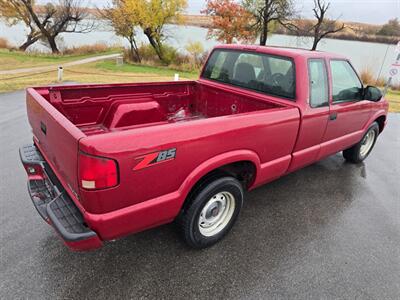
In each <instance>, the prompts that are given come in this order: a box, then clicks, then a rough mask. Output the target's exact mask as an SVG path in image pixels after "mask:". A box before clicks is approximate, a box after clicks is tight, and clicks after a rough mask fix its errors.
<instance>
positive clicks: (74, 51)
mask: <svg viewBox="0 0 400 300" xmlns="http://www.w3.org/2000/svg"><path fill="white" fill-rule="evenodd" d="M115 48H116V47H114V46H113V47H110V46H109V45H106V44H103V43H96V44H93V45H83V46H76V47H71V48H67V49H65V50H64V51H63V54H66V55H84V54H96V53H102V52H107V51H110V50H112V49H115Z"/></svg>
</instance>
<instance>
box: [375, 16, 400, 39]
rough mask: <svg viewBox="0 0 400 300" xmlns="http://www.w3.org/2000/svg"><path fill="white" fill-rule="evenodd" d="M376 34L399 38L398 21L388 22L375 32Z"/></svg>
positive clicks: (399, 26)
mask: <svg viewBox="0 0 400 300" xmlns="http://www.w3.org/2000/svg"><path fill="white" fill-rule="evenodd" d="M377 34H379V35H386V36H400V23H399V19H398V18H394V19H391V20H389V22H387V24H385V25H383V26H382V28H381V29H380V30H379V31H378V32H377Z"/></svg>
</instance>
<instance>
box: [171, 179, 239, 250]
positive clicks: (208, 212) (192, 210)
mask: <svg viewBox="0 0 400 300" xmlns="http://www.w3.org/2000/svg"><path fill="white" fill-rule="evenodd" d="M187 200H188V201H190V202H189V204H188V205H187V206H186V209H185V210H184V211H183V212H182V213H181V215H180V217H179V223H178V224H179V226H180V229H181V232H182V236H183V239H184V240H185V242H186V243H187V244H188V245H189V246H191V247H193V248H196V249H202V248H206V247H209V246H211V245H213V244H215V243H217V242H218V241H220V240H221V239H222V238H223V237H224V236H225V235H226V234H227V233H228V232H229V231H230V229H231V228H232V226H233V225H234V223H235V221H236V220H237V218H238V216H239V212H240V209H241V208H242V205H243V187H242V185H241V184H240V182H239V181H238V180H236V179H235V178H233V177H222V178H218V179H215V180H213V181H212V182H208V183H207V184H206V185H204V186H203V187H201V188H200V189H199V190H197V191H196V193H195V194H194V195H192V197H191V199H187Z"/></svg>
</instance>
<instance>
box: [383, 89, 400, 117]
mask: <svg viewBox="0 0 400 300" xmlns="http://www.w3.org/2000/svg"><path fill="white" fill-rule="evenodd" d="M386 99H387V100H388V101H389V111H390V112H397V113H400V91H391V90H390V91H388V93H387V94H386Z"/></svg>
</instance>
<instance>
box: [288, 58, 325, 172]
mask: <svg viewBox="0 0 400 300" xmlns="http://www.w3.org/2000/svg"><path fill="white" fill-rule="evenodd" d="M307 64H308V86H309V94H308V103H307V105H306V106H305V107H304V109H303V115H302V123H301V128H300V132H299V137H298V139H297V143H296V147H295V149H294V151H293V159H292V163H291V165H290V168H289V171H294V170H297V169H299V168H301V167H303V166H306V165H308V164H311V163H313V162H314V161H315V160H316V159H317V157H318V155H319V152H320V148H321V142H322V140H323V138H324V134H325V130H326V126H327V124H328V119H329V84H328V72H327V68H326V63H325V60H324V59H323V58H312V59H308V61H307Z"/></svg>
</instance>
